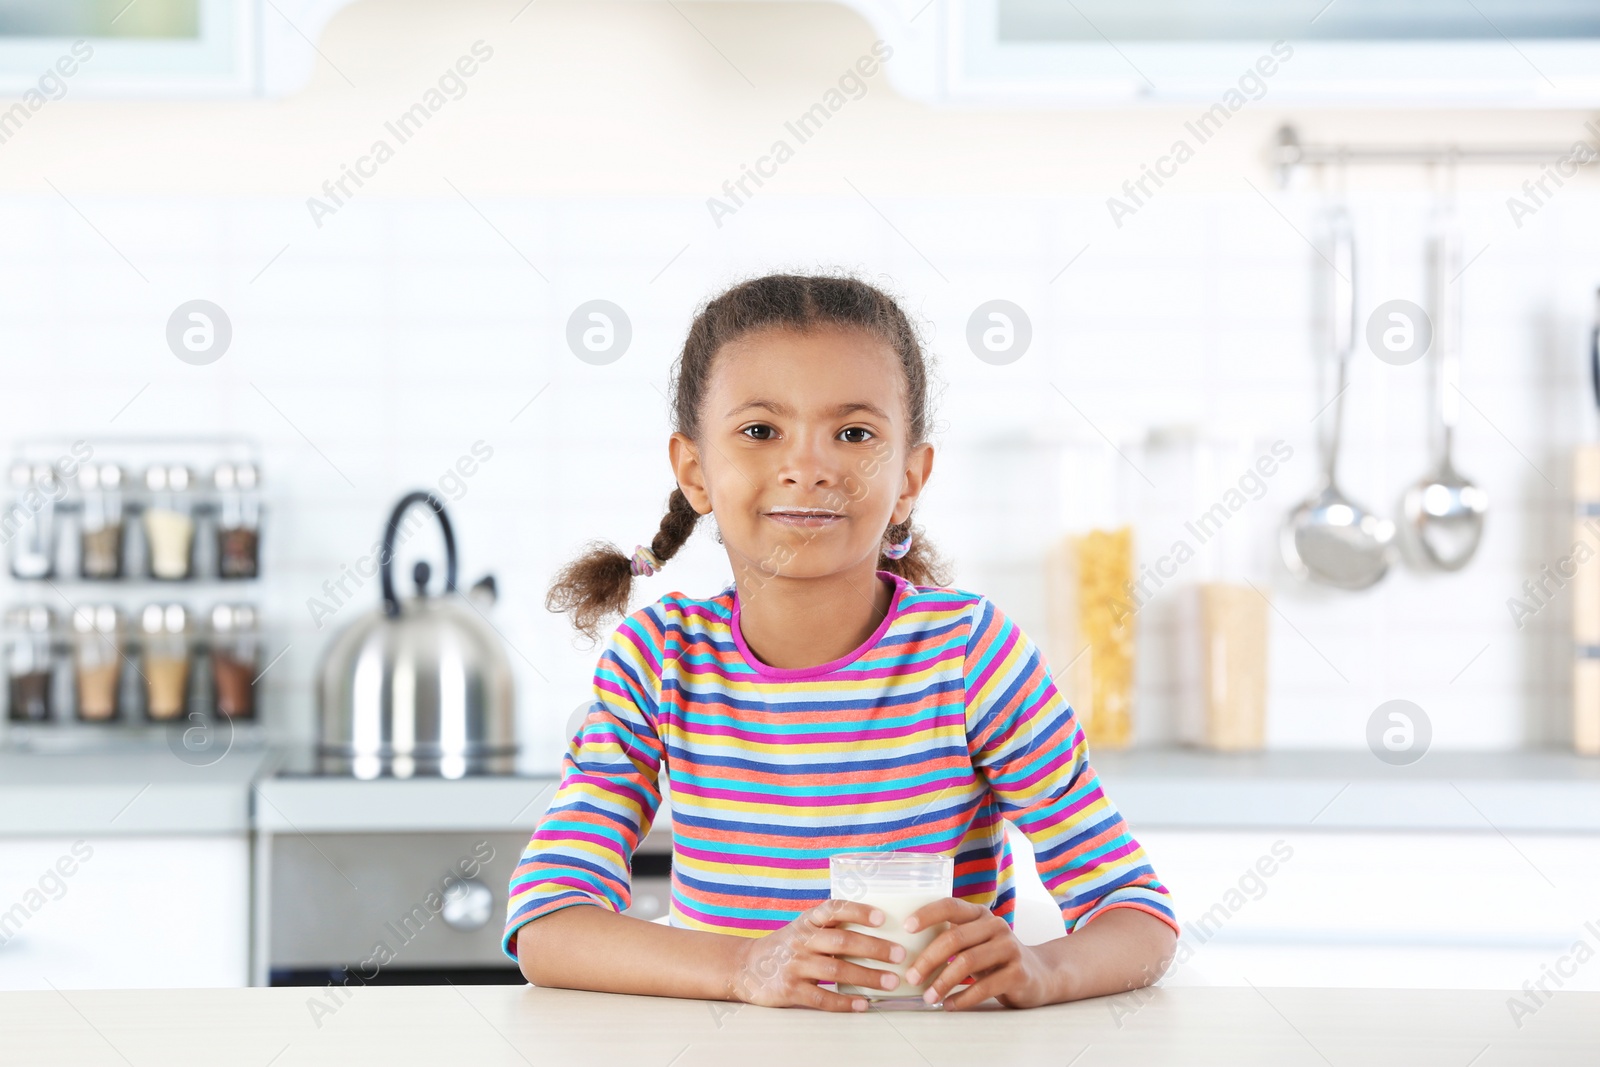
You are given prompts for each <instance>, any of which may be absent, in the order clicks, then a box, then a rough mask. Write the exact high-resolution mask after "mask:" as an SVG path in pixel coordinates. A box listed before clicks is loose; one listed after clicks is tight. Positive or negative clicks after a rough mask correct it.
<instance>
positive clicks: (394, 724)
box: [317, 492, 517, 778]
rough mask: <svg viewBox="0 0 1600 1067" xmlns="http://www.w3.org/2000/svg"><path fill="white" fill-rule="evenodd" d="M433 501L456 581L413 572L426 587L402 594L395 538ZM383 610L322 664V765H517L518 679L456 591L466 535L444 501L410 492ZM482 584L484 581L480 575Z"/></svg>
mask: <svg viewBox="0 0 1600 1067" xmlns="http://www.w3.org/2000/svg"><path fill="white" fill-rule="evenodd" d="M417 504H427V505H428V506H429V507H431V508H432V509H433V511H434V514H436V515H437V516H438V518H439V525H440V527H441V528H442V530H443V531H444V548H445V580H444V589H443V591H442V592H441V593H438V594H430V593H429V592H428V579H429V576H430V571H431V568H430V567H429V566H428V564H427V563H418V564H417V565H416V567H415V569H414V572H413V574H414V580H415V582H416V587H417V591H416V595H415V596H414V597H410V598H408V599H406V600H405V601H404V602H402V601H401V600H400V598H399V597H397V596H396V595H395V590H394V576H393V573H392V569H393V561H394V551H395V540H396V535H397V533H398V532H399V530H400V520H401V518H402V517H403V516H404V515H405V513H406V511H407V509H409V508H411V507H413V506H415V505H417ZM378 562H379V568H380V571H381V574H382V587H383V607H382V610H380V611H373V612H371V613H369V614H368V615H366V616H363V617H362V618H360V619H357V620H356V621H355V622H353V623H351V624H350V625H349V626H347V627H346V628H345V629H344V630H342V631H341V632H340V633H339V634H338V635H337V636H336V637H335V638H334V639H333V640H332V641H331V642H329V644H328V647H327V650H326V651H325V652H324V653H323V657H322V663H321V665H320V666H319V667H318V671H317V674H318V683H317V718H318V743H317V765H318V770H319V771H320V772H321V773H325V774H353V775H354V776H356V777H357V778H377V777H380V776H392V777H397V778H408V777H412V776H414V775H415V776H441V777H445V778H460V777H462V776H464V775H468V774H498V773H509V772H510V771H512V770H513V769H514V768H513V764H514V762H515V757H516V749H517V745H516V737H515V722H514V702H515V696H514V682H513V679H512V674H511V664H510V661H509V660H508V659H507V658H506V654H505V649H504V648H503V647H502V645H501V641H500V637H499V635H498V634H497V633H496V632H495V630H494V628H493V627H491V626H490V625H489V624H488V622H486V621H485V620H484V618H483V617H482V616H481V615H480V613H479V611H478V609H477V608H476V607H475V606H474V605H472V604H471V603H470V601H468V600H467V599H466V598H465V597H463V596H462V595H461V594H460V593H459V592H457V590H456V542H455V533H454V531H453V530H452V529H451V527H450V519H449V517H448V516H446V515H445V512H444V505H443V504H441V503H440V502H439V500H438V498H437V497H435V496H434V495H433V494H432V493H427V492H413V493H408V494H407V495H406V496H405V497H404V498H403V499H401V501H400V502H399V503H398V504H397V505H395V509H394V512H393V513H392V514H391V515H390V516H389V525H388V527H387V529H386V530H385V531H384V537H383V553H382V555H380V556H379V559H378ZM480 584H482V583H480Z"/></svg>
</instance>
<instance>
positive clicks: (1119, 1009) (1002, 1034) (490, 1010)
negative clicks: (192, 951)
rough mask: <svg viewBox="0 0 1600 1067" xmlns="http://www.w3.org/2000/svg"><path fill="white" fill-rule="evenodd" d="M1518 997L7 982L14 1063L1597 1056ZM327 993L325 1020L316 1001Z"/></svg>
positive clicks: (1593, 1040)
mask: <svg viewBox="0 0 1600 1067" xmlns="http://www.w3.org/2000/svg"><path fill="white" fill-rule="evenodd" d="M1510 995H1511V994H1510V993H1507V992H1494V991H1476V990H1468V991H1459V990H1451V991H1442V990H1414V989H1279V988H1259V989H1258V988H1250V987H1244V988H1207V987H1183V988H1173V989H1154V990H1139V991H1136V992H1133V993H1125V994H1122V995H1120V996H1117V997H1100V998H1096V999H1094V1000H1087V1001H1079V1002H1077V1003H1073V1004H1054V1005H1050V1006H1047V1007H1042V1008H1029V1009H1025V1010H1011V1009H1007V1008H1003V1007H1001V1006H1000V1005H999V1004H998V1003H997V1002H996V1001H993V1000H991V1001H988V1002H987V1003H986V1004H985V1005H982V1006H980V1007H979V1008H977V1009H974V1010H970V1011H964V1012H945V1011H940V1010H933V1011H926V1012H903V1011H892V1012H882V1011H869V1012H865V1013H862V1014H842V1013H833V1012H823V1011H817V1010H814V1009H810V1008H761V1007H756V1006H753V1005H745V1004H736V1003H725V1002H716V1001H701V1000H678V999H675V998H669V997H635V996H621V995H618V994H611V993H591V992H586V991H582V990H569V989H540V988H536V987H532V986H458V987H451V986H432V987H415V986H413V987H381V986H371V987H355V988H352V989H350V990H349V991H348V995H344V994H341V997H340V999H341V1001H342V1003H340V1004H338V1005H337V1006H332V1005H333V1001H332V1000H331V999H329V998H331V995H330V994H329V993H328V992H327V991H326V990H324V991H322V992H321V995H320V996H319V995H318V991H317V990H315V989H311V988H278V989H214V990H212V989H208V990H171V991H159V990H158V991H148V990H146V991H116V992H76V991H69V992H29V993H3V994H0V1034H4V1035H5V1038H4V1043H5V1060H6V1062H8V1063H22V1064H30V1065H34V1064H38V1065H51V1064H62V1065H69V1064H70V1065H72V1067H97V1065H102V1064H103V1065H105V1067H128V1065H129V1064H161V1065H162V1067H190V1065H196V1067H198V1065H204V1067H213V1065H216V1064H230V1065H233V1064H240V1065H245V1064H255V1065H266V1064H271V1065H272V1067H317V1065H329V1067H335V1065H337V1067H347V1065H349V1064H383V1065H385V1067H406V1065H408V1064H417V1065H426V1067H437V1065H439V1064H445V1063H451V1064H473V1065H483V1067H496V1065H502V1064H505V1065H519V1064H522V1065H532V1064H537V1065H541V1067H542V1065H545V1064H552V1065H554V1064H591V1063H615V1064H624V1065H627V1067H635V1065H637V1067H698V1065H710V1064H730V1065H733V1064H737V1065H739V1067H746V1065H748V1064H751V1063H760V1064H762V1065H763V1067H779V1065H783V1064H796V1065H801V1067H816V1065H817V1064H819V1063H827V1064H841V1065H842V1064H855V1063H862V1064H871V1065H873V1067H934V1065H938V1067H943V1065H945V1064H950V1065H960V1067H976V1065H982V1064H998V1065H1003V1067H1026V1065H1031V1064H1040V1065H1048V1067H1068V1065H1072V1067H1107V1065H1112V1064H1120V1065H1128V1067H1157V1065H1162V1064H1218V1065H1227V1067H1252V1065H1263V1067H1299V1065H1306V1067H1329V1065H1340V1067H1343V1065H1346V1064H1350V1065H1362V1067H1367V1065H1383V1064H1395V1065H1402V1064H1403V1065H1405V1067H1420V1065H1433V1064H1438V1065H1441V1067H1445V1065H1448V1067H1466V1065H1468V1064H1470V1065H1471V1067H1504V1065H1515V1067H1530V1065H1538V1064H1589V1065H1592V1064H1593V1063H1594V1062H1595V1055H1596V1049H1597V1048H1600V993H1556V994H1555V995H1554V997H1553V998H1552V999H1551V1000H1549V1001H1548V1002H1547V1003H1545V1004H1544V1006H1543V1007H1542V1008H1540V1009H1539V1010H1538V1012H1537V1013H1535V1014H1534V1015H1532V1016H1528V1017H1524V1018H1523V1019H1522V1020H1521V1022H1522V1026H1521V1027H1520V1028H1519V1027H1518V1026H1517V1025H1516V1022H1515V1021H1513V1019H1512V1018H1511V1016H1510V1013H1509V1012H1508V1011H1507V1008H1506V998H1507V997H1508V996H1510ZM324 1000H326V1001H327V1004H328V1006H329V1010H328V1011H327V1012H326V1013H322V1014H318V1015H315V1016H314V1015H313V1013H312V1011H311V1010H310V1009H309V1008H308V1002H323V1001H324Z"/></svg>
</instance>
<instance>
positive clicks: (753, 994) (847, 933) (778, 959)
mask: <svg viewBox="0 0 1600 1067" xmlns="http://www.w3.org/2000/svg"><path fill="white" fill-rule="evenodd" d="M1001 921H1002V922H1004V920H1001ZM838 923H860V924H861V925H863V926H880V925H882V923H883V912H882V911H881V910H879V909H877V908H874V907H871V906H870V905H867V904H863V903H860V902H859V901H847V900H838V899H834V898H829V899H828V900H825V901H823V902H822V903H821V904H818V905H817V906H816V907H814V908H811V909H809V910H807V911H804V912H802V913H801V914H800V915H799V916H798V917H797V918H796V919H795V920H794V921H793V922H791V923H789V925H788V926H785V927H783V928H782V929H781V930H774V931H772V933H770V934H767V935H765V936H763V937H757V938H748V939H745V944H744V946H743V948H742V949H741V951H740V953H739V964H738V967H737V969H736V970H735V972H734V974H733V977H732V979H731V982H730V986H731V988H730V990H729V994H730V999H732V1000H742V1001H744V1002H745V1003H747V1004H761V1005H765V1006H766V1007H769V1008H788V1007H806V1008H821V1009H823V1010H824V1011H866V1010H867V1006H868V1005H867V1001H866V998H864V997H849V996H846V995H844V994H843V993H838V992H835V991H833V990H830V989H823V988H822V987H821V986H819V985H817V983H818V982H845V983H848V984H850V985H858V986H877V987H879V988H882V989H893V988H894V986H896V985H898V984H899V975H896V974H893V973H891V972H887V971H883V970H879V969H877V968H873V967H865V966H862V965H861V964H859V963H851V962H849V961H848V960H842V959H839V958H838V957H839V956H857V957H860V958H862V959H875V960H886V961H888V962H890V963H899V962H900V961H901V960H903V959H905V955H906V950H905V948H904V947H902V946H901V945H898V944H896V943H894V942H893V941H886V940H884V939H883V938H881V937H873V936H872V935H870V934H863V933H859V932H857V931H855V930H842V929H840V928H839V927H838V926H837V924H838ZM886 980H887V982H888V984H887V985H886V984H885V981H886Z"/></svg>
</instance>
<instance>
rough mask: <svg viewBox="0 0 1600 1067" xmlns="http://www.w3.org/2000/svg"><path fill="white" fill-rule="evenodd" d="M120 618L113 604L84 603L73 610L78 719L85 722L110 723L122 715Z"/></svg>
mask: <svg viewBox="0 0 1600 1067" xmlns="http://www.w3.org/2000/svg"><path fill="white" fill-rule="evenodd" d="M121 621H122V620H121V615H120V613H119V612H118V611H117V609H116V608H115V607H113V606H112V605H110V604H101V605H99V606H90V605H84V606H81V607H79V608H78V609H77V610H75V611H74V612H73V613H72V631H73V641H72V645H73V664H74V668H75V673H76V675H77V705H78V718H79V719H80V720H82V721H83V722H110V721H112V720H114V719H117V718H118V717H119V716H120V714H121V707H120V702H119V700H118V696H119V690H120V688H121V685H120V683H121V681H122V660H123V657H122V626H121Z"/></svg>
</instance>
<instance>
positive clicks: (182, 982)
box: [0, 834, 250, 990]
mask: <svg viewBox="0 0 1600 1067" xmlns="http://www.w3.org/2000/svg"><path fill="white" fill-rule="evenodd" d="M249 903H250V849H249V839H248V836H247V835H245V834H217V835H209V834H205V835H184V836H176V835H174V836H146V835H122V836H108V835H106V834H82V835H77V836H45V837H0V990H14V989H49V988H50V987H51V986H54V987H55V988H57V989H95V988H101V989H103V988H114V987H126V988H133V989H153V988H187V989H192V988H203V987H216V986H242V985H245V984H247V978H248V974H249V968H248V956H249V929H250V926H249Z"/></svg>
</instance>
